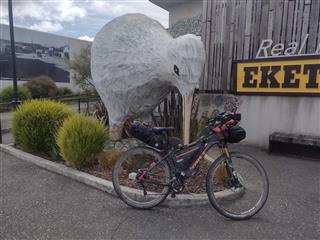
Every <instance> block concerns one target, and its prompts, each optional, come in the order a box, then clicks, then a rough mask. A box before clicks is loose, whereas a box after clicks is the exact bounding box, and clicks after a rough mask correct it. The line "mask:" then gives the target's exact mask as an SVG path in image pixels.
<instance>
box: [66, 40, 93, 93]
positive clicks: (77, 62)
mask: <svg viewBox="0 0 320 240" xmlns="http://www.w3.org/2000/svg"><path fill="white" fill-rule="evenodd" d="M90 63H91V46H87V47H84V48H82V49H80V53H79V54H75V55H73V59H71V60H69V62H68V66H69V69H70V70H72V74H73V75H72V77H73V79H74V81H75V83H76V85H78V86H79V87H80V88H81V89H82V90H84V91H85V92H92V91H94V92H95V87H94V85H93V83H92V77H91V69H90Z"/></svg>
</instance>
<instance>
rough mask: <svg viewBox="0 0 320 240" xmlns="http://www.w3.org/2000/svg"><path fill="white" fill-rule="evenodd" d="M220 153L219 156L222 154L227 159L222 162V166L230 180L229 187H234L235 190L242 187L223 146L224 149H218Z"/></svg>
mask: <svg viewBox="0 0 320 240" xmlns="http://www.w3.org/2000/svg"><path fill="white" fill-rule="evenodd" d="M220 151H221V154H223V155H225V156H226V157H227V160H226V161H225V162H224V166H225V168H226V171H227V174H228V177H229V178H230V183H231V185H232V186H234V187H235V188H239V187H242V184H241V183H240V181H239V179H238V176H237V174H236V172H235V170H234V168H233V167H232V159H231V156H230V152H229V149H228V148H227V147H225V146H224V147H221V148H220Z"/></svg>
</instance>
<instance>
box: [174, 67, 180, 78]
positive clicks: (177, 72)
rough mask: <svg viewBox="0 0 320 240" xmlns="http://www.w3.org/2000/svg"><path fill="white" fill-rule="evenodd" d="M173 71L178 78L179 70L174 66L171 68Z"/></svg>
mask: <svg viewBox="0 0 320 240" xmlns="http://www.w3.org/2000/svg"><path fill="white" fill-rule="evenodd" d="M173 70H174V72H175V73H176V74H177V75H178V76H180V73H179V68H178V67H177V65H174V66H173Z"/></svg>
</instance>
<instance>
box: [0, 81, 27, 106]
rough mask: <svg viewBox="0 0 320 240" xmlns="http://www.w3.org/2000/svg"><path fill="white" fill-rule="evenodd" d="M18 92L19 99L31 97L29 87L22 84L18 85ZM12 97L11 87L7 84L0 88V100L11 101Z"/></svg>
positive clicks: (23, 99)
mask: <svg viewBox="0 0 320 240" xmlns="http://www.w3.org/2000/svg"><path fill="white" fill-rule="evenodd" d="M18 94H19V99H20V100H21V101H25V100H28V99H31V98H32V96H31V92H30V91H29V89H28V88H27V87H25V86H23V85H18ZM12 97H13V87H12V85H9V86H7V87H5V88H4V89H2V90H1V92H0V102H11V101H12Z"/></svg>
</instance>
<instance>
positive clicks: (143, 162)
mask: <svg viewBox="0 0 320 240" xmlns="http://www.w3.org/2000/svg"><path fill="white" fill-rule="evenodd" d="M240 120H241V114H239V113H235V112H224V113H221V114H219V115H218V116H216V117H214V118H210V119H207V127H206V128H205V129H204V131H203V133H202V135H201V137H200V138H199V139H198V140H197V141H195V142H193V143H191V144H189V145H182V144H181V141H180V140H179V139H176V138H171V137H168V132H169V131H171V130H172V128H171V127H169V128H166V127H164V128H152V127H149V126H146V125H144V124H142V123H140V122H134V123H133V124H132V125H131V133H132V135H133V136H135V137H137V138H139V139H140V140H143V141H144V142H145V143H147V144H148V145H147V146H140V147H134V148H131V149H129V150H128V151H126V152H125V153H124V154H123V155H121V156H120V157H119V159H118V160H117V161H116V164H115V167H114V169H113V185H114V189H115V191H116V192H117V194H118V195H119V197H120V198H121V199H122V200H123V201H124V202H125V203H126V204H128V205H129V206H131V207H134V208H140V209H149V208H152V207H155V206H157V205H158V204H160V203H162V202H163V201H164V200H165V199H166V197H167V196H168V195H169V194H170V195H171V197H175V195H176V194H178V193H181V192H182V191H183V189H184V183H185V180H186V179H187V178H190V177H193V176H195V175H197V173H198V171H199V169H200V167H201V163H202V162H203V160H204V159H205V158H207V156H208V153H209V152H210V150H211V149H212V148H214V147H218V148H219V149H220V151H221V156H220V157H218V158H217V159H215V160H214V161H212V163H211V166H210V167H209V170H208V172H207V176H206V191H207V194H208V198H209V200H210V203H211V204H212V206H213V207H214V208H215V209H216V210H217V211H218V212H219V213H220V214H222V215H223V216H225V217H228V218H231V219H235V220H241V219H248V218H250V217H252V216H253V215H255V214H256V213H257V212H259V211H260V210H261V209H262V207H263V206H264V204H265V203H266V200H267V197H268V192H269V183H268V177H267V174H266V171H265V170H264V168H263V166H262V165H261V164H260V163H259V162H258V161H257V160H256V159H255V158H253V157H252V156H250V155H247V154H244V153H239V152H230V151H229V149H228V143H238V142H240V141H241V140H243V139H245V137H246V132H245V130H244V129H243V128H242V127H240V126H239V123H240ZM146 136H147V137H146Z"/></svg>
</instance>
